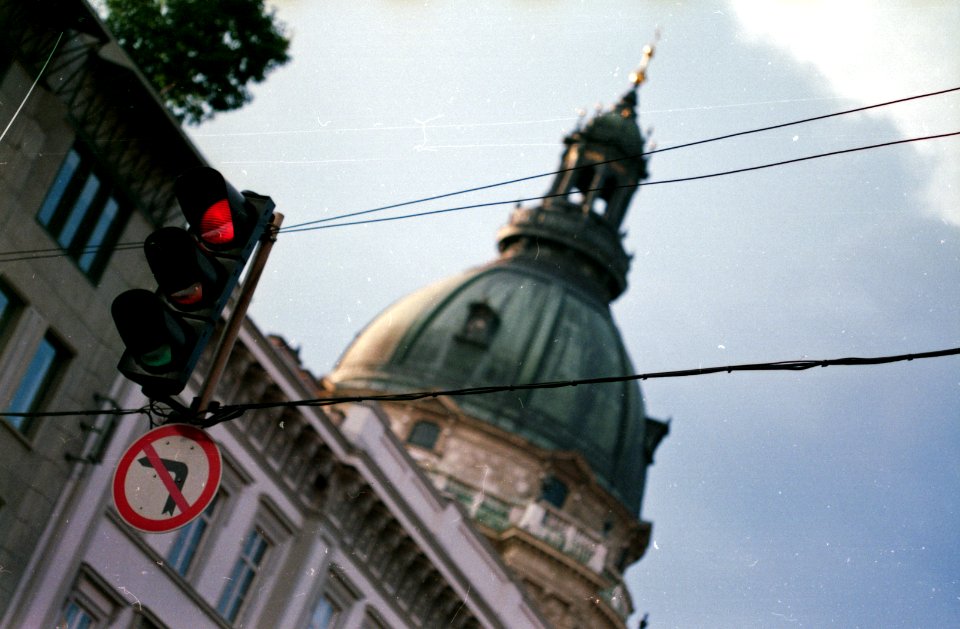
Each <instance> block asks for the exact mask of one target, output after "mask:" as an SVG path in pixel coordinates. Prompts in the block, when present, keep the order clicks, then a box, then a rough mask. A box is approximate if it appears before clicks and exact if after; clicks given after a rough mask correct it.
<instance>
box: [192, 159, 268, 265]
mask: <svg viewBox="0 0 960 629" xmlns="http://www.w3.org/2000/svg"><path fill="white" fill-rule="evenodd" d="M175 189H176V193H177V200H178V201H179V202H180V208H181V209H182V210H183V215H184V216H185V217H186V219H187V222H188V223H189V224H190V232H191V233H193V234H194V235H195V236H196V237H197V238H198V239H199V240H200V242H202V243H203V244H204V245H205V246H206V247H208V248H210V250H211V251H215V252H218V253H229V254H234V252H235V250H237V251H236V255H239V250H242V249H245V248H246V247H247V245H248V244H251V240H252V236H254V235H255V234H256V233H258V232H259V229H258V228H259V227H260V226H261V225H262V221H261V220H260V219H261V214H262V213H261V212H260V211H258V209H257V208H255V207H254V206H253V205H251V204H250V203H249V202H248V201H247V199H246V198H245V197H244V195H242V194H241V193H239V192H237V190H236V189H235V188H234V187H233V186H231V185H230V184H229V183H228V182H227V181H226V180H225V179H224V178H223V175H221V174H220V173H219V172H217V171H216V170H214V169H213V168H207V167H203V168H196V169H194V170H191V171H188V172H186V173H184V174H183V175H181V176H180V177H179V178H178V179H177V183H176V186H175Z"/></svg>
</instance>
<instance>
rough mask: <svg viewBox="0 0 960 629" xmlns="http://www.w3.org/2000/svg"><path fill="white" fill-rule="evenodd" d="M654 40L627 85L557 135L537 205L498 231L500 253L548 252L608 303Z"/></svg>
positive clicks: (642, 161) (623, 280) (636, 180)
mask: <svg viewBox="0 0 960 629" xmlns="http://www.w3.org/2000/svg"><path fill="white" fill-rule="evenodd" d="M652 57H653V47H652V46H646V47H645V48H644V56H643V61H642V62H641V65H640V68H639V69H638V70H637V71H636V72H634V73H633V74H632V75H631V79H632V82H633V87H632V88H631V89H630V90H629V91H627V93H626V94H624V95H623V97H622V98H621V99H620V101H619V102H618V103H617V104H616V105H614V106H613V107H612V108H610V109H609V110H608V111H606V112H601V113H598V114H597V115H596V116H594V117H593V118H592V119H590V120H589V121H587V123H586V124H585V125H578V127H577V128H576V129H575V130H574V131H573V132H572V133H571V134H570V135H568V136H567V137H566V138H564V140H563V142H564V144H565V145H566V149H565V150H564V152H563V155H562V157H561V160H560V168H559V170H558V173H557V176H556V178H555V179H554V180H553V184H552V185H551V187H550V190H549V191H548V192H547V197H546V198H545V199H544V201H543V203H542V204H541V205H540V206H539V207H535V208H521V207H518V208H517V209H516V210H515V211H514V213H513V215H512V216H511V217H510V222H509V224H508V225H506V226H505V227H503V228H502V229H501V230H500V233H499V234H498V240H499V248H500V252H501V254H502V255H504V256H514V255H518V256H527V255H533V256H536V257H538V258H540V257H542V256H544V255H547V256H549V257H550V258H552V259H553V261H554V262H555V263H556V264H557V265H558V266H559V267H561V268H564V269H565V270H571V271H574V272H575V273H576V274H577V275H579V276H580V278H581V279H582V280H584V284H585V285H587V286H590V287H591V288H592V289H593V290H595V291H597V294H598V296H600V297H602V298H603V299H605V300H606V301H607V302H609V301H612V300H614V299H616V298H617V297H618V296H619V295H620V294H621V293H623V291H624V290H626V287H627V271H628V269H629V266H630V256H628V255H627V253H626V252H625V251H624V250H623V245H622V243H621V240H622V237H623V235H624V234H623V232H621V230H620V226H621V225H622V223H623V219H624V218H625V217H626V213H627V208H628V207H629V206H630V202H631V200H632V199H633V195H634V194H635V193H636V191H637V186H638V185H639V184H640V182H641V181H643V180H644V179H646V178H647V163H646V158H645V157H644V155H643V150H644V140H643V136H642V135H641V133H640V128H639V126H638V124H637V112H636V107H637V100H638V99H637V92H638V89H639V87H640V85H641V84H642V83H643V82H644V80H645V78H646V68H647V64H648V63H649V61H650V59H651V58H652Z"/></svg>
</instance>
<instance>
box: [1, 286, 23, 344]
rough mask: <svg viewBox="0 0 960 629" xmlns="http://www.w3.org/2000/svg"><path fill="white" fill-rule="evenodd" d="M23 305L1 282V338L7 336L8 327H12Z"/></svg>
mask: <svg viewBox="0 0 960 629" xmlns="http://www.w3.org/2000/svg"><path fill="white" fill-rule="evenodd" d="M21 306H22V303H21V302H20V300H19V299H17V297H16V295H14V294H13V293H12V292H11V291H10V290H8V289H7V288H6V287H5V286H4V285H3V284H0V340H2V339H3V338H4V337H5V336H6V333H7V329H8V328H10V327H11V322H12V321H13V319H14V317H15V315H16V312H17V311H18V310H19V309H20V307H21Z"/></svg>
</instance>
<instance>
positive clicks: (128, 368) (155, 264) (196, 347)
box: [111, 167, 274, 397]
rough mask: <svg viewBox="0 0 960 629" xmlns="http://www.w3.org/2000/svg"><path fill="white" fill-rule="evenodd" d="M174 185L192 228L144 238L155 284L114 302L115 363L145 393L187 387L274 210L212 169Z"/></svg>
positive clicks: (150, 394)
mask: <svg viewBox="0 0 960 629" xmlns="http://www.w3.org/2000/svg"><path fill="white" fill-rule="evenodd" d="M174 190H175V193H176V196H177V201H178V203H179V204H180V208H181V210H182V212H183V215H184V218H185V219H186V221H187V224H188V228H187V229H180V228H177V227H164V228H161V229H159V230H157V231H155V232H153V233H152V234H150V235H149V236H148V237H147V239H146V240H145V241H144V254H145V256H146V258H147V263H148V264H149V265H150V270H151V271H152V272H153V275H154V278H155V279H156V281H157V285H158V288H157V290H156V291H154V292H151V291H149V290H145V289H140V288H138V289H132V290H128V291H126V292H124V293H121V294H120V295H119V296H117V298H116V299H115V300H114V301H113V305H112V307H111V312H112V314H113V319H114V322H115V323H116V326H117V331H118V332H119V333H120V338H121V339H122V340H123V343H124V345H125V346H126V350H125V351H124V353H123V356H122V357H121V358H120V362H119V364H118V365H117V368H118V369H119V370H120V372H121V373H122V374H123V375H125V376H126V377H127V378H129V379H130V380H132V381H134V382H136V383H137V384H140V385H141V387H142V388H143V391H144V393H145V394H146V395H147V396H148V397H161V396H163V397H168V396H173V395H176V394H178V393H180V392H181V391H182V390H183V388H184V387H185V386H186V384H187V381H188V380H189V378H190V375H191V373H192V372H193V370H194V368H195V367H196V365H197V362H198V361H199V360H200V356H201V354H202V353H203V350H204V348H205V347H206V346H207V344H208V342H209V341H210V337H211V336H212V335H213V331H214V328H215V327H216V324H217V321H218V320H219V318H220V315H221V313H222V312H223V309H224V308H225V307H226V304H227V301H228V300H229V298H230V295H231V294H232V292H233V289H234V288H235V287H236V285H237V282H238V281H239V279H240V274H241V273H242V272H243V268H244V266H245V265H246V263H247V260H248V259H249V258H250V256H251V254H252V253H253V250H254V248H255V247H256V245H257V242H258V241H259V240H260V238H261V236H262V235H263V232H264V230H265V228H266V226H267V224H268V223H269V220H270V217H271V215H272V214H273V209H274V204H273V201H272V200H271V199H270V198H269V197H265V196H261V195H258V194H255V193H252V192H248V191H244V192H243V193H241V192H238V191H237V190H236V189H235V188H234V187H233V186H231V185H230V184H229V183H228V182H227V181H226V180H225V179H224V178H223V176H222V175H221V174H220V173H219V172H217V171H216V170H214V169H212V168H206V167H203V168H197V169H194V170H190V171H188V172H186V173H184V174H183V175H181V176H180V177H179V178H178V179H177V181H176V184H175V186H174Z"/></svg>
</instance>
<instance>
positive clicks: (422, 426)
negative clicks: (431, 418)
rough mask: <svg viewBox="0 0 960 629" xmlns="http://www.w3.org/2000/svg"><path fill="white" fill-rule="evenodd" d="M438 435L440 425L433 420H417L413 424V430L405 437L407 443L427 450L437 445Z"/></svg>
mask: <svg viewBox="0 0 960 629" xmlns="http://www.w3.org/2000/svg"><path fill="white" fill-rule="evenodd" d="M439 436H440V427H439V426H437V425H436V424H435V423H433V422H428V421H419V422H417V423H416V424H414V425H413V430H411V431H410V435H409V436H408V437H407V443H411V444H413V445H415V446H420V447H421V448H426V449H427V450H433V448H434V446H436V445H437V438H438V437H439Z"/></svg>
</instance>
